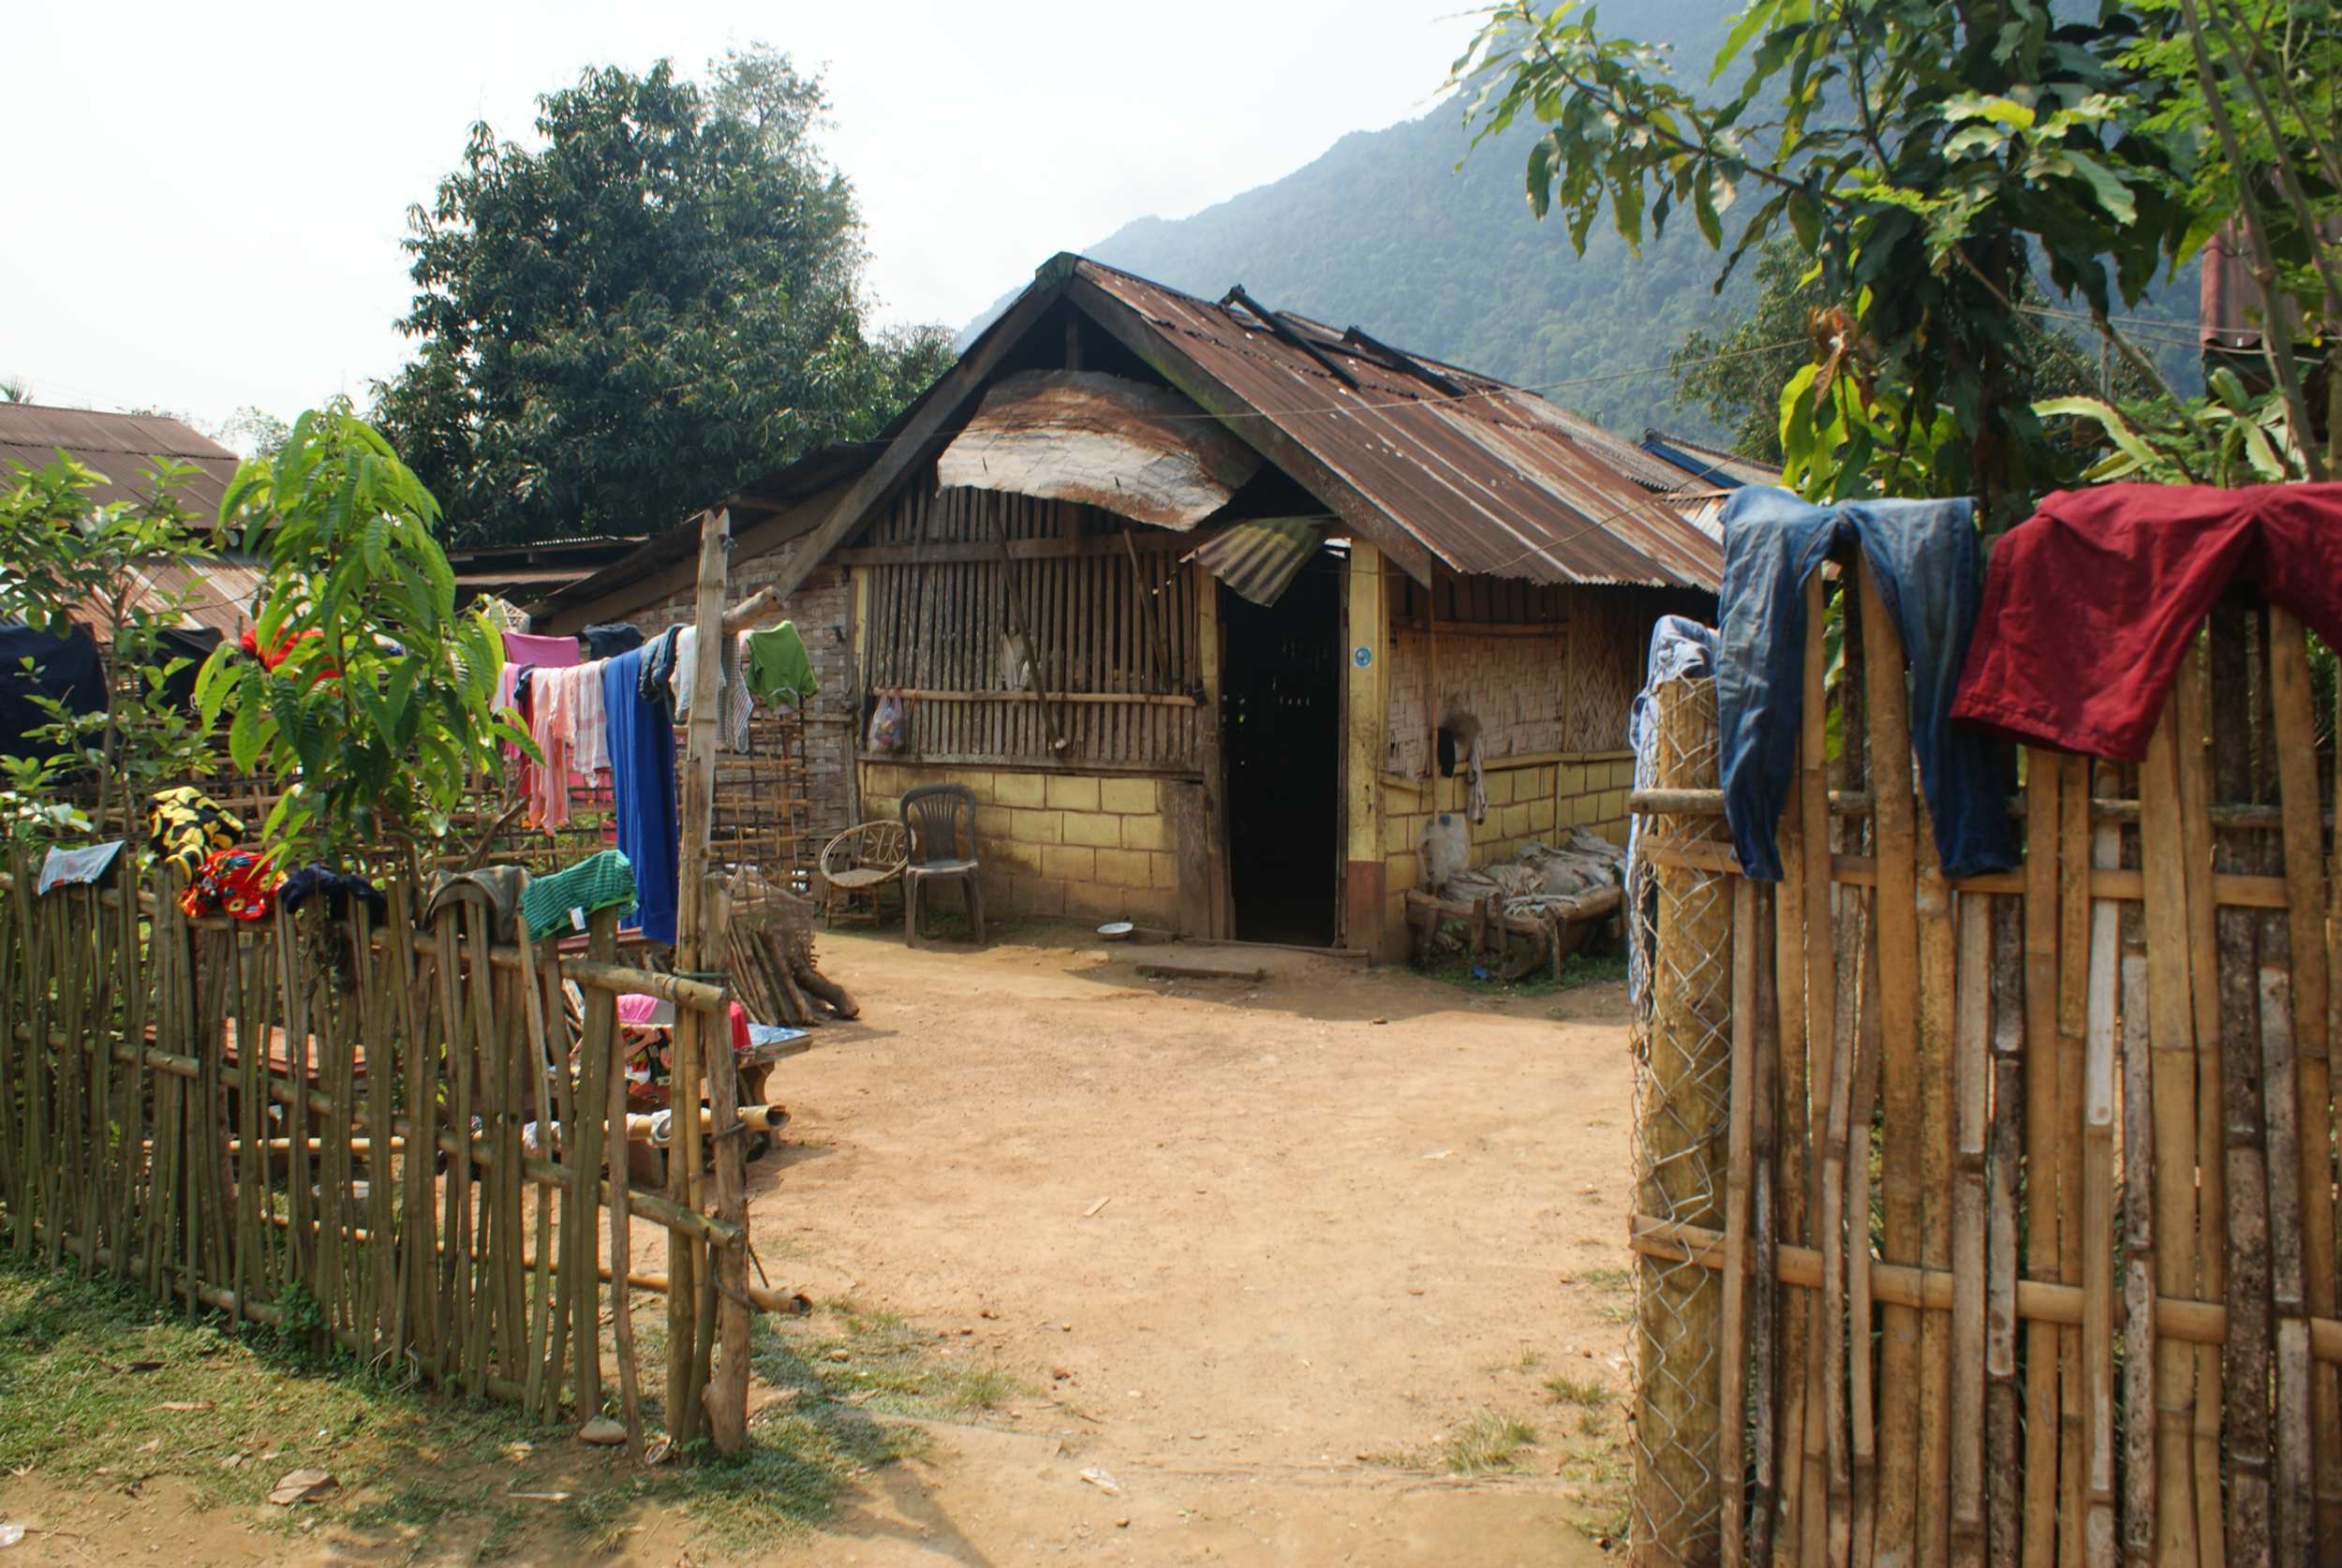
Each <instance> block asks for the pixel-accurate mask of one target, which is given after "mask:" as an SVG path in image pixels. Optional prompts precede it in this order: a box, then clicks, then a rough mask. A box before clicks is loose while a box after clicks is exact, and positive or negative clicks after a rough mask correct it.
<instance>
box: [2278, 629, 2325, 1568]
mask: <svg viewBox="0 0 2342 1568" xmlns="http://www.w3.org/2000/svg"><path fill="white" fill-rule="evenodd" d="M2269 688H2270V702H2271V707H2272V718H2273V721H2274V725H2275V734H2274V736H2273V739H2274V740H2275V749H2276V763H2277V787H2278V797H2279V800H2278V804H2279V808H2280V811H2281V814H2282V820H2283V823H2284V830H2283V831H2284V841H2283V842H2284V850H2283V853H2284V872H2285V885H2286V891H2287V894H2288V908H2287V920H2286V927H2287V929H2286V940H2287V947H2288V954H2289V957H2290V975H2289V981H2290V988H2291V1001H2292V1016H2291V1020H2290V1024H2291V1045H2292V1058H2293V1062H2294V1070H2295V1099H2294V1106H2293V1117H2294V1137H2295V1139H2296V1148H2297V1156H2296V1158H2297V1161H2298V1191H2299V1194H2300V1196H2299V1200H2298V1204H2299V1208H2300V1224H2299V1229H2298V1234H2299V1235H2300V1236H2301V1245H2302V1255H2301V1259H2300V1268H2301V1275H2302V1311H2303V1312H2304V1313H2305V1314H2307V1315H2308V1316H2311V1317H2329V1318H2330V1317H2332V1316H2334V1315H2335V1264H2336V1258H2335V1250H2336V1249H2335V1198H2334V1176H2333V1161H2332V1158H2331V1156H2330V1154H2329V1152H2328V1151H2329V1149H2330V1148H2331V1143H2330V1136H2331V1130H2332V1128H2333V1125H2334V1105H2333V1076H2332V1068H2331V1049H2332V1046H2331V1041H2332V1037H2331V1034H2330V1031H2329V1027H2328V1025H2329V1018H2328V1014H2329V1011H2330V1009H2331V1007H2332V1005H2333V997H2332V992H2331V984H2332V983H2331V975H2330V970H2329V967H2328V965H2329V957H2330V955H2329V953H2328V950H2327V945H2326V941H2327V937H2326V930H2325V927H2324V925H2323V924H2322V923H2323V922H2324V920H2325V916H2326V910H2327V908H2328V905H2329V902H2330V900H2331V897H2332V892H2331V890H2330V889H2329V887H2328V885H2327V879H2326V854H2325V836H2324V828H2323V824H2322V821H2321V813H2320V797H2319V784H2318V762H2319V758H2318V732H2317V717H2316V715H2315V714H2314V712H2313V711H2312V707H2311V695H2310V676H2309V652H2308V646H2307V643H2306V641H2305V633H2304V629H2303V627H2302V623H2301V621H2300V620H2299V618H2297V617H2296V616H2294V615H2293V614H2291V613H2290V611H2288V610H2285V609H2284V608H2282V607H2281V606H2277V605H2274V604H2273V605H2271V607H2270V610H2269ZM2264 1032H2265V1031H2264ZM2274 1092H2275V1090H2274V1087H2273V1089H2272V1093H2273V1094H2274ZM2271 1103H2272V1111H2273V1116H2272V1121H2273V1123H2274V1119H2275V1117H2274V1112H2275V1101H2274V1100H2273V1101H2272V1102H2271ZM2273 1130H2274V1128H2273ZM2271 1196H2272V1200H2273V1201H2275V1196H2276V1195H2275V1192H2274V1191H2273V1192H2272V1194H2271ZM2279 1234H2280V1235H2283V1234H2285V1233H2284V1232H2282V1231H2280V1232H2279ZM2308 1381H2309V1399H2310V1409H2311V1415H2310V1426H2311V1430H2310V1432H2309V1433H2308V1434H2305V1438H2306V1441H2305V1442H2303V1443H2302V1445H2301V1447H2300V1450H2299V1452H2300V1453H2302V1454H2305V1455H2309V1456H2313V1457H2314V1464H2315V1473H2314V1478H2313V1487H2314V1491H2315V1495H2316V1501H2315V1503H2314V1504H2313V1507H2314V1510H2315V1519H2314V1528H2313V1529H2312V1530H2311V1531H2310V1533H2311V1536H2312V1538H2313V1539H2314V1541H2315V1542H2316V1549H2317V1550H2318V1552H2319V1554H2320V1561H2323V1562H2329V1563H2332V1562H2342V1384H2337V1383H2336V1380H2335V1375H2334V1373H2333V1372H2332V1371H2330V1370H2328V1369H2327V1368H2322V1367H2320V1368H2312V1369H2310V1371H2309V1372H2308ZM2282 1387H2283V1384H2282V1383H2281V1384H2280V1389H2282ZM2285 1454H2286V1450H2285V1449H2284V1448H2283V1447H2282V1446H2281V1447H2280V1455H2281V1456H2283V1455H2285Z"/></svg>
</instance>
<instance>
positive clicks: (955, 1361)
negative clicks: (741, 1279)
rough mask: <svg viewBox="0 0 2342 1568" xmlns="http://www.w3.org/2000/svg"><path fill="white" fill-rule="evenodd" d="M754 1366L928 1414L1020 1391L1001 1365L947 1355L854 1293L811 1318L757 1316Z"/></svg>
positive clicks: (944, 1417) (766, 1373)
mask: <svg viewBox="0 0 2342 1568" xmlns="http://www.w3.org/2000/svg"><path fill="white" fill-rule="evenodd" d="M757 1327H758V1329H759V1331H760V1332H759V1336H758V1338H757V1339H756V1340H755V1342H754V1344H753V1346H752V1347H751V1352H752V1356H753V1360H752V1362H751V1365H753V1366H754V1368H755V1369H756V1373H757V1375H758V1376H759V1377H761V1378H763V1380H764V1381H765V1382H766V1383H770V1384H772V1385H773V1386H774V1387H776V1388H780V1389H784V1390H785V1389H795V1390H797V1391H798V1394H797V1398H799V1399H800V1400H802V1399H804V1398H807V1397H808V1396H818V1397H819V1398H823V1399H828V1400H834V1401H837V1402H838V1403H841V1404H845V1405H850V1406H852V1407H854V1408H857V1409H868V1410H877V1411H884V1412H887V1413H891V1414H895V1415H908V1416H914V1417H917V1418H919V1419H922V1420H929V1421H974V1420H977V1419H978V1418H980V1417H982V1416H984V1415H986V1414H988V1413H991V1412H992V1411H994V1410H996V1409H998V1408H999V1407H1000V1406H1001V1404H1002V1403H1003V1402H1004V1401H1005V1400H1007V1399H1008V1398H1010V1397H1011V1396H1013V1395H1015V1394H1017V1393H1020V1392H1023V1391H1024V1384H1022V1383H1018V1382H1017V1381H1016V1380H1015V1378H1013V1377H1011V1376H1009V1374H1008V1373H1006V1372H1005V1371H1002V1370H1001V1368H999V1367H996V1366H993V1365H991V1364H989V1363H986V1362H980V1361H977V1360H975V1359H974V1358H973V1357H962V1356H959V1355H947V1354H941V1352H939V1349H938V1347H939V1345H941V1346H944V1347H949V1346H951V1345H953V1344H955V1343H956V1341H954V1340H937V1339H933V1338H932V1337H930V1336H929V1335H927V1334H926V1333H923V1332H922V1331H921V1330H920V1329H918V1328H917V1327H916V1326H914V1325H913V1324H912V1323H911V1322H910V1321H909V1320H907V1319H905V1318H904V1317H902V1316H901V1315H900V1314H899V1313H896V1312H890V1311H887V1310H885V1309H882V1308H873V1307H866V1306H863V1305H861V1304H859V1303H856V1302H852V1301H838V1302H834V1303H832V1304H831V1305H829V1306H828V1307H825V1308H823V1309H822V1310H821V1311H820V1312H819V1313H817V1314H816V1315H814V1316H813V1317H810V1318H802V1319H792V1320H788V1321H787V1322H786V1323H776V1322H775V1320H773V1319H772V1318H770V1317H764V1318H760V1319H759V1320H758V1323H757Z"/></svg>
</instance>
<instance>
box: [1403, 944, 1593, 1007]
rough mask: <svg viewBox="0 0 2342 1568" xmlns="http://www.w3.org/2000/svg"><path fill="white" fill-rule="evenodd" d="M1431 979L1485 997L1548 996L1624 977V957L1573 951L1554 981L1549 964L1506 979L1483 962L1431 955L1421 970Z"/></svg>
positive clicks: (1458, 957) (1564, 961) (1565, 959)
mask: <svg viewBox="0 0 2342 1568" xmlns="http://www.w3.org/2000/svg"><path fill="white" fill-rule="evenodd" d="M1422 972H1423V973H1424V974H1425V975H1426V976H1427V977H1429V978H1430V979H1432V980H1437V981H1444V982H1445V983H1446V984H1450V985H1454V986H1457V987H1459V988H1460V989H1462V990H1466V991H1473V992H1476V993H1478V994H1480V995H1482V996H1489V997H1549V996H1553V995H1556V994H1558V993H1560V992H1563V991H1575V990H1578V989H1579V987H1581V986H1586V985H1604V984H1611V983H1613V982H1618V981H1623V980H1624V979H1625V978H1626V959H1625V956H1624V955H1623V954H1607V953H1597V954H1587V953H1573V954H1569V955H1568V956H1567V957H1565V958H1564V959H1563V960H1562V978H1561V979H1560V980H1559V981H1556V980H1555V979H1554V978H1553V971H1552V969H1550V968H1549V967H1545V966H1540V967H1539V968H1537V969H1532V970H1531V971H1530V972H1529V973H1527V974H1525V975H1523V976H1521V977H1520V978H1519V980H1516V981H1511V982H1509V983H1508V982H1506V981H1504V980H1501V979H1499V978H1498V977H1497V971H1496V970H1495V969H1491V968H1490V967H1489V966H1488V965H1486V964H1475V963H1470V962H1467V961H1466V960H1465V959H1463V958H1461V957H1460V956H1449V957H1446V958H1444V959H1434V960H1433V961H1432V962H1431V963H1430V964H1429V965H1427V966H1425V967H1424V969H1423V971H1422Z"/></svg>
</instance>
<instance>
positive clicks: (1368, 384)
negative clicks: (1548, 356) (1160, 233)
mask: <svg viewBox="0 0 2342 1568" xmlns="http://www.w3.org/2000/svg"><path fill="white" fill-rule="evenodd" d="M1045 272H1046V270H1045ZM1075 275H1076V276H1078V277H1080V278H1082V279H1083V280H1085V281H1087V282H1088V283H1089V284H1091V285H1093V286H1094V287H1096V288H1099V289H1101V290H1103V291H1104V293H1106V294H1107V295H1109V296H1111V297H1112V298H1113V299H1114V300H1115V301H1117V302H1119V303H1121V304H1122V305H1124V306H1127V307H1128V308H1129V309H1130V310H1132V311H1134V312H1135V313H1136V314H1137V315H1138V316H1139V317H1140V318H1142V319H1144V320H1145V321H1146V322H1147V323H1148V325H1149V327H1150V328H1151V329H1152V330H1153V331H1154V332H1155V333H1159V334H1161V335H1162V336H1163V337H1164V338H1165V339H1167V340H1168V341H1170V342H1171V343H1172V344H1173V345H1174V346H1176V347H1177V348H1178V349H1179V350H1180V351H1181V352H1182V353H1184V354H1185V355H1186V356H1187V357H1188V358H1190V359H1192V360H1193V361H1194V362H1196V363H1197V364H1198V365H1200V366H1201V367H1202V368H1203V370H1204V371H1205V372H1206V374H1208V375H1209V376H1210V377H1212V378H1213V379H1215V380H1217V381H1219V382H1220V383H1221V384H1222V385H1223V386H1224V387H1226V388H1227V389H1228V390H1229V391H1230V392H1233V393H1234V394H1235V395H1236V396H1237V397H1238V398H1240V399H1241V400H1242V401H1243V403H1244V405H1245V406H1246V408H1247V409H1248V410H1251V412H1249V413H1240V414H1238V415H1237V416H1236V418H1237V419H1238V420H1241V419H1244V418H1262V419H1266V420H1267V421H1269V422H1272V423H1273V424H1275V425H1276V427H1277V428H1278V429H1279V430H1281V431H1282V432H1283V433H1284V434H1285V435H1286V436H1289V437H1291V438H1292V439H1293V440H1295V441H1297V442H1298V443H1299V444H1300V445H1301V446H1303V447H1304V448H1306V449H1307V450H1308V451H1309V452H1310V454H1311V455H1312V457H1314V458H1315V459H1317V461H1319V462H1320V463H1322V464H1324V465H1325V466H1327V468H1329V469H1331V470H1332V471H1333V472H1334V473H1335V474H1336V475H1338V476H1339V477H1340V478H1341V480H1342V481H1344V482H1346V483H1347V484H1348V485H1350V487H1351V488H1352V489H1353V490H1355V491H1356V492H1357V493H1358V494H1359V495H1361V496H1364V497H1365V498H1366V499H1367V500H1368V501H1369V502H1370V503H1371V504H1372V505H1373V506H1374V507H1376V508H1377V509H1378V510H1381V511H1382V512H1383V514H1384V515H1385V516H1386V518H1387V519H1388V520H1389V521H1390V522H1391V523H1392V524H1394V525H1397V526H1398V527H1399V528H1401V529H1402V530H1404V531H1405V532H1406V533H1407V534H1409V535H1411V536H1413V537H1414V538H1415V539H1416V540H1419V541H1421V543H1422V544H1423V545H1424V547H1425V548H1426V549H1427V550H1429V551H1430V553H1431V554H1432V555H1434V556H1436V557H1437V558H1438V559H1439V560H1440V561H1441V562H1442V563H1443V564H1445V566H1446V567H1448V568H1449V569H1450V570H1455V571H1459V572H1463V573H1466V574H1484V575H1489V576H1495V577H1519V578H1527V579H1529V580H1531V581H1534V582H1541V583H1606V584H1641V585H1646V586H1653V587H1692V588H1702V589H1707V590H1709V591H1713V590H1714V589H1715V588H1716V586H1717V585H1718V582H1719V579H1720V575H1721V572H1722V570H1723V553H1722V550H1721V548H1720V547H1719V546H1718V544H1717V543H1716V541H1715V540H1712V539H1711V538H1709V537H1708V536H1707V535H1706V534H1704V533H1702V532H1701V531H1700V530H1699V529H1698V528H1697V527H1695V526H1693V525H1690V524H1688V523H1687V522H1686V521H1685V520H1684V519H1683V518H1682V516H1680V515H1679V514H1678V513H1677V512H1676V511H1675V510H1673V509H1671V508H1669V507H1668V506H1666V505H1664V504H1663V503H1661V502H1660V500H1659V499H1658V497H1656V496H1654V495H1653V493H1652V490H1651V489H1650V488H1648V487H1646V484H1645V483H1644V482H1643V481H1642V476H1641V475H1640V473H1639V470H1640V469H1642V468H1644V467H1646V466H1650V465H1652V464H1653V463H1655V461H1656V460H1655V459H1652V458H1651V457H1650V456H1649V454H1644V455H1643V457H1642V458H1641V459H1638V460H1637V459H1628V458H1626V457H1624V456H1623V453H1622V452H1621V451H1620V449H1621V448H1624V449H1626V450H1627V451H1632V450H1633V448H1632V444H1631V443H1627V442H1623V441H1620V440H1619V439H1618V438H1617V437H1615V436H1608V434H1607V433H1602V432H1597V431H1596V430H1594V429H1593V427H1591V426H1589V425H1588V423H1587V422H1585V421H1584V420H1582V419H1580V418H1579V416H1577V415H1575V414H1571V413H1569V412H1568V411H1566V410H1564V409H1562V408H1558V407H1555V406H1554V405H1552V404H1549V403H1548V402H1546V401H1545V400H1544V399H1542V398H1539V397H1537V396H1536V395H1534V393H1531V392H1523V391H1522V390H1520V389H1519V388H1518V387H1512V386H1507V385H1506V384H1505V383H1504V382H1502V381H1496V380H1491V379H1490V378H1489V377H1484V376H1478V375H1475V374H1474V373H1473V372H1471V371H1468V370H1463V369H1460V368H1458V367H1456V366H1453V365H1448V364H1443V363H1440V362H1437V361H1433V360H1430V359H1425V358H1422V357H1421V356H1410V357H1411V358H1413V359H1415V360H1416V361H1417V362H1419V363H1420V364H1422V365H1424V366H1426V367H1428V368H1429V369H1430V371H1431V372H1432V373H1433V374H1435V375H1437V376H1439V377H1442V378H1444V379H1445V380H1447V381H1449V382H1452V383H1454V384H1456V385H1457V386H1459V387H1460V388H1461V389H1462V391H1463V393H1464V395H1462V396H1455V395H1452V394H1450V393H1447V392H1443V391H1441V390H1440V389H1439V388H1438V387H1436V386H1435V385H1433V383H1432V382H1431V381H1430V379H1428V378H1424V377H1416V376H1413V375H1410V374H1408V372H1407V371H1406V370H1405V369H1403V368H1400V367H1398V366H1395V365H1392V364H1390V363H1387V362H1385V360H1384V359H1383V358H1381V357H1380V356H1378V355H1373V354H1370V353H1368V352H1366V351H1365V350H1364V349H1362V348H1360V347H1358V346H1356V345H1353V344H1352V343H1350V342H1347V341H1345V340H1344V338H1343V336H1342V334H1341V333H1338V332H1336V331H1334V330H1333V329H1332V328H1329V327H1327V326H1325V325H1324V324H1322V323H1320V322H1315V321H1311V320H1309V319H1307V318H1302V317H1298V316H1293V315H1289V314H1286V313H1283V312H1278V313H1277V314H1278V316H1279V318H1280V319H1281V320H1282V322H1283V323H1284V324H1285V325H1286V326H1287V327H1289V328H1290V329H1291V330H1292V331H1293V333H1295V334H1296V336H1297V337H1298V338H1300V339H1301V340H1302V341H1303V343H1305V344H1306V345H1307V348H1303V347H1301V346H1299V345H1297V344H1295V343H1291V342H1287V341H1285V340H1283V339H1282V338H1280V337H1279V336H1278V335H1277V334H1275V333H1273V332H1271V331H1270V330H1269V328H1268V326H1267V324H1266V323H1264V322H1262V321H1260V320H1259V319H1258V318H1254V317H1253V315H1252V314H1251V313H1250V312H1247V311H1241V310H1238V309H1236V308H1233V307H1230V306H1225V305H1217V304H1210V303H1206V302H1204V301H1202V300H1198V299H1195V298H1193V296H1191V295H1187V294H1182V293H1180V292H1178V290H1177V289H1173V288H1164V286H1163V285H1161V284H1158V283H1151V282H1149V281H1148V280H1147V279H1145V278H1140V277H1134V276H1133V275H1132V274H1128V273H1122V272H1117V271H1116V270H1114V269H1113V268H1111V267H1104V266H1101V265H1099V264H1098V263H1097V262H1094V261H1090V260H1088V259H1080V260H1077V261H1076V262H1075ZM1264 303H1265V304H1267V306H1268V307H1269V308H1272V309H1273V308H1274V302H1273V301H1272V302H1264ZM1312 349H1313V350H1315V355H1323V356H1325V357H1327V358H1328V359H1332V360H1334V361H1336V362H1338V363H1340V364H1341V367H1342V369H1343V370H1344V371H1345V372H1347V374H1348V376H1349V377H1350V384H1344V382H1343V381H1341V380H1340V379H1337V378H1336V377H1334V376H1333V375H1331V374H1328V372H1327V369H1326V367H1325V365H1324V364H1323V363H1321V362H1320V361H1319V360H1318V358H1316V357H1315V355H1313V354H1312V352H1311V351H1310V350H1312ZM1239 428H1240V427H1239Z"/></svg>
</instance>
